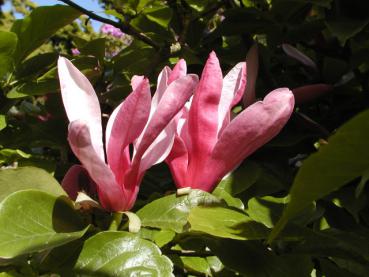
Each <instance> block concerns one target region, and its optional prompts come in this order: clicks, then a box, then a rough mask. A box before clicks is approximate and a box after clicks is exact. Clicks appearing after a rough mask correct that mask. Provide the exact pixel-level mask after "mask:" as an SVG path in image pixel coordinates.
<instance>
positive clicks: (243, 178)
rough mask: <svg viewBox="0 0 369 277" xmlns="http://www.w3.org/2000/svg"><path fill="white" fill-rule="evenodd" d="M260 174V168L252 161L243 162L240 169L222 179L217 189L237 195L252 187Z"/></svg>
mask: <svg viewBox="0 0 369 277" xmlns="http://www.w3.org/2000/svg"><path fill="white" fill-rule="evenodd" d="M261 173H262V169H261V167H260V166H259V165H258V164H257V163H255V162H252V161H245V162H243V163H242V165H241V166H240V167H238V168H237V169H236V170H235V171H233V172H232V173H231V174H229V175H228V176H227V177H226V178H224V179H223V180H222V181H221V182H220V183H219V185H218V186H217V188H219V189H224V190H225V191H226V192H228V193H229V194H231V195H236V194H239V193H241V192H243V191H245V190H246V189H248V188H249V187H250V186H252V185H253V184H254V183H255V182H256V181H257V180H258V178H259V177H260V175H261Z"/></svg>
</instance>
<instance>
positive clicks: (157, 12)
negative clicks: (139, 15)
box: [143, 6, 173, 28]
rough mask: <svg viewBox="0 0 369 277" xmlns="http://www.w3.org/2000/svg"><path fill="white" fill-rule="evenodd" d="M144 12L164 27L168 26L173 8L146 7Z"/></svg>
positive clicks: (148, 17) (151, 19)
mask: <svg viewBox="0 0 369 277" xmlns="http://www.w3.org/2000/svg"><path fill="white" fill-rule="evenodd" d="M143 13H144V14H145V15H146V17H147V19H149V20H150V21H152V22H155V23H157V24H159V25H160V26H162V27H164V28H168V25H169V23H170V20H171V19H172V15H173V13H172V9H171V8H169V7H167V6H156V7H150V8H145V9H144V10H143Z"/></svg>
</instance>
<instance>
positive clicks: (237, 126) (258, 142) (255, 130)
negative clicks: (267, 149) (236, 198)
mask: <svg viewBox="0 0 369 277" xmlns="http://www.w3.org/2000/svg"><path fill="white" fill-rule="evenodd" d="M293 107H294V98H293V94H292V92H291V91H290V90H289V89H287V88H280V89H276V90H274V91H272V92H271V93H269V94H268V95H267V96H266V97H265V98H264V101H263V102H257V103H255V104H253V105H251V106H250V107H248V108H247V109H246V110H244V111H243V112H242V113H241V114H239V115H238V116H237V117H236V118H235V119H234V120H232V121H231V123H230V124H229V125H228V126H227V128H226V129H225V130H224V132H223V134H222V136H221V137H220V138H219V141H218V143H217V144H216V146H215V147H214V151H213V153H212V155H211V159H210V160H209V163H208V164H207V165H206V167H204V168H203V169H204V170H203V171H202V177H203V178H202V179H201V181H200V182H198V183H194V184H193V185H194V187H195V188H201V189H203V190H206V191H211V190H212V189H213V188H214V186H215V185H216V184H217V182H219V181H220V180H221V179H222V177H223V176H225V175H226V174H227V173H228V172H229V171H231V170H233V169H234V168H235V167H236V166H237V165H238V164H239V163H240V162H241V161H242V160H243V159H245V158H246V157H247V156H249V155H251V154H252V153H253V152H254V151H256V150H257V149H258V148H259V147H261V146H262V145H264V144H265V143H267V142H268V141H270V140H271V139H272V138H273V137H274V136H276V135H277V134H278V133H279V132H280V130H281V129H282V128H283V126H284V125H285V124H286V122H287V121H288V119H289V118H290V116H291V114H292V111H293Z"/></svg>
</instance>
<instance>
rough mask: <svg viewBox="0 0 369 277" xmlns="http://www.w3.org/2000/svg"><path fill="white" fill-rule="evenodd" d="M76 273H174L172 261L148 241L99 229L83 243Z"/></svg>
mask: <svg viewBox="0 0 369 277" xmlns="http://www.w3.org/2000/svg"><path fill="white" fill-rule="evenodd" d="M74 270H75V272H77V273H78V276H143V275H147V276H158V277H161V276H163V277H166V276H174V275H173V274H172V270H173V265H172V263H171V261H170V260H169V259H168V258H167V257H166V256H163V255H162V254H161V252H160V249H159V248H158V247H157V246H156V245H155V244H153V243H152V242H150V241H147V240H144V239H142V238H140V237H139V236H138V235H134V234H131V233H128V232H101V233H99V234H97V235H95V236H93V237H91V238H89V239H88V240H86V242H85V243H84V245H83V248H82V251H81V254H80V256H79V258H78V260H77V263H76V265H75V267H74Z"/></svg>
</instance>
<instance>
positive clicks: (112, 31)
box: [100, 24, 124, 38]
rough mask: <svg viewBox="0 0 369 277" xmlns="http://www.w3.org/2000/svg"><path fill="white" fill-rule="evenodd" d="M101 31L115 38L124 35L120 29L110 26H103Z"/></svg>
mask: <svg viewBox="0 0 369 277" xmlns="http://www.w3.org/2000/svg"><path fill="white" fill-rule="evenodd" d="M100 30H101V33H103V34H106V35H111V36H113V37H115V38H121V37H122V36H123V35H124V33H123V32H122V31H121V30H120V29H119V28H116V27H114V26H112V25H110V24H103V25H102V26H101V29H100Z"/></svg>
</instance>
